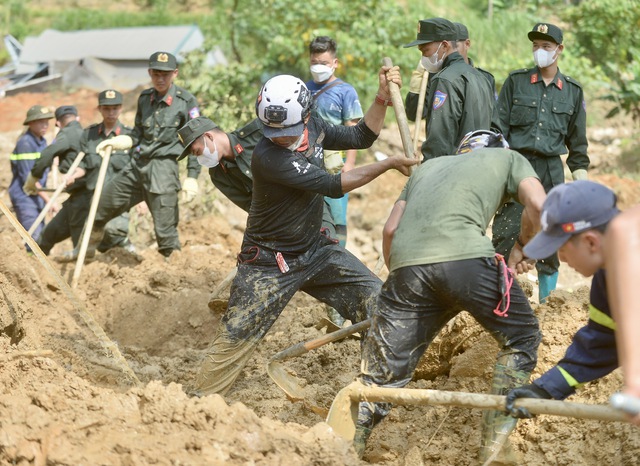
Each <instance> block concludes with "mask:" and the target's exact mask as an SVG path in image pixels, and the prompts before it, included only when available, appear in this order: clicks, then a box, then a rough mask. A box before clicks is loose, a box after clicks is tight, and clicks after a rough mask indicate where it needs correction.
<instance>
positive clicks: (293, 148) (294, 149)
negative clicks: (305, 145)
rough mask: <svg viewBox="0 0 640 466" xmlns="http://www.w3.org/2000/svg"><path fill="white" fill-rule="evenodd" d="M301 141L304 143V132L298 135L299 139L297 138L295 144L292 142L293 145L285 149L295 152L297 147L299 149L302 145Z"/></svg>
mask: <svg viewBox="0 0 640 466" xmlns="http://www.w3.org/2000/svg"><path fill="white" fill-rule="evenodd" d="M302 141H304V131H303V132H302V134H301V135H300V137H299V138H298V140H297V141H296V142H294V143H293V144H291V145H289V146H287V149H289V150H290V151H293V152H295V151H296V150H297V149H298V147H300V146H301V145H302Z"/></svg>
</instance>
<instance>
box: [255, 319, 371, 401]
mask: <svg viewBox="0 0 640 466" xmlns="http://www.w3.org/2000/svg"><path fill="white" fill-rule="evenodd" d="M370 326H371V319H366V320H363V321H362V322H358V323H357V324H354V325H351V326H350V327H346V328H343V329H340V330H336V331H335V332H332V333H327V334H326V335H323V336H321V337H320V338H315V339H313V340H309V341H306V342H301V343H298V344H296V345H294V346H291V347H290V348H287V349H285V350H283V351H280V352H279V353H277V354H275V355H274V356H272V357H271V359H269V362H268V363H267V374H269V377H271V379H272V380H273V381H274V382H275V383H276V385H278V387H280V388H281V389H282V390H283V391H284V392H285V393H286V394H287V397H288V398H289V399H290V400H292V401H303V400H304V399H305V394H304V390H303V389H302V387H301V386H300V384H298V382H297V380H296V378H295V377H294V376H293V375H291V374H289V373H288V372H287V370H286V369H285V367H284V366H283V365H282V364H281V362H282V361H284V360H286V359H289V358H293V357H296V356H301V355H303V354H305V353H308V352H309V351H311V350H314V349H316V348H320V347H321V346H323V345H326V344H327V343H332V342H334V341H338V340H342V339H343V338H346V337H348V336H349V335H353V334H354V333H358V332H362V331H364V330H366V329H368V328H369V327H370ZM314 408H317V407H313V406H312V407H311V409H312V410H314V411H316V409H314ZM317 409H320V410H321V409H322V408H317ZM325 411H326V410H325ZM316 412H317V411H316Z"/></svg>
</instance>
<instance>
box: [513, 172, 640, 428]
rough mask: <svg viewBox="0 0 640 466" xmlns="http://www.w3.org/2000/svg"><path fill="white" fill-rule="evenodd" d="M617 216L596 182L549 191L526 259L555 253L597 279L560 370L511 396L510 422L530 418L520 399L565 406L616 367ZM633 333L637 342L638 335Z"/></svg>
mask: <svg viewBox="0 0 640 466" xmlns="http://www.w3.org/2000/svg"><path fill="white" fill-rule="evenodd" d="M619 212H620V211H619V210H618V208H617V207H616V195H615V194H614V192H613V191H611V190H610V189H609V188H607V187H605V186H603V185H600V184H598V183H594V182H592V181H586V180H580V181H574V182H573V183H568V184H561V185H559V186H556V187H555V188H553V189H552V190H551V191H549V196H548V197H547V200H546V201H545V203H544V206H543V208H542V218H541V223H542V231H541V232H540V233H538V234H537V235H536V236H535V238H533V240H531V242H530V243H528V244H527V245H526V246H525V248H524V253H525V254H526V255H527V256H529V257H531V258H536V259H537V258H540V259H542V258H545V257H548V256H550V255H551V254H553V253H555V252H556V251H557V253H558V257H559V258H560V260H561V261H563V262H566V263H567V264H569V266H570V267H572V268H573V269H575V270H576V271H577V272H579V273H581V274H582V275H584V276H585V277H590V276H593V280H592V282H591V294H590V298H589V300H590V303H589V322H588V323H587V325H585V326H584V327H583V328H581V329H580V330H578V332H577V333H576V334H575V335H574V337H573V341H572V342H571V346H569V348H567V352H566V353H565V355H564V357H563V358H562V360H560V362H558V364H557V365H556V366H554V367H553V368H551V369H549V370H548V371H547V372H545V373H544V374H542V376H540V377H539V378H538V379H536V380H535V381H533V383H531V384H529V385H524V386H522V387H518V388H514V389H513V390H511V391H510V392H509V394H508V395H507V410H508V411H509V412H510V413H511V415H512V416H514V417H518V418H529V417H531V414H530V413H529V412H528V410H527V409H525V408H515V407H514V402H515V401H516V400H517V399H518V398H543V399H556V400H563V399H565V398H567V397H568V396H570V395H572V394H573V393H574V392H575V390H576V389H577V388H579V387H580V386H582V385H583V384H585V383H587V382H590V381H592V380H595V379H598V378H600V377H604V376H605V375H607V374H609V373H610V372H612V371H613V370H614V369H616V368H617V367H618V365H619V364H618V356H617V353H616V322H615V321H614V320H613V317H612V314H611V309H610V306H609V299H608V297H607V280H608V279H609V278H610V277H609V275H608V273H609V269H610V268H612V269H613V266H614V263H615V261H616V259H615V258H614V257H611V256H610V255H609V254H608V251H609V252H610V250H612V249H613V248H615V246H616V242H614V241H612V239H611V238H610V235H609V232H608V226H609V223H610V222H612V220H613V219H614V217H616V216H617V215H618V214H619ZM614 232H615V231H614ZM632 252H633V251H624V254H629V253H632ZM633 333H634V335H635V337H637V329H636V330H634V331H633Z"/></svg>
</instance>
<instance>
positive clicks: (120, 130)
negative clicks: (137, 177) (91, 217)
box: [80, 121, 132, 252]
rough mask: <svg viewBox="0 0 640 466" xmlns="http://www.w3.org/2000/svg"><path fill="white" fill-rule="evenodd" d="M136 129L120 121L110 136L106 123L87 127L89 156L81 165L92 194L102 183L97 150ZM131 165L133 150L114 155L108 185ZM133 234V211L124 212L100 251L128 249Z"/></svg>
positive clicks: (85, 140)
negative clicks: (114, 248)
mask: <svg viewBox="0 0 640 466" xmlns="http://www.w3.org/2000/svg"><path fill="white" fill-rule="evenodd" d="M131 132H132V128H131V127H129V126H125V125H123V124H122V123H120V122H119V121H118V122H117V123H116V125H115V127H114V128H113V129H112V130H111V132H110V133H109V134H107V133H106V129H105V126H104V123H96V124H93V125H91V126H89V127H88V128H86V129H85V130H84V131H83V133H82V138H81V139H80V148H81V149H82V151H83V152H84V153H85V157H84V159H83V160H82V162H81V163H80V167H81V168H84V169H85V170H87V175H86V178H87V181H86V184H87V189H89V190H91V191H92V192H93V191H94V190H95V188H96V183H97V181H98V173H99V171H100V164H101V163H102V157H101V156H100V155H99V154H98V152H97V150H96V147H97V146H98V144H100V143H101V142H102V141H104V140H107V139H111V138H112V137H114V136H120V135H130V134H131ZM130 162H131V154H130V151H129V150H115V151H113V152H112V153H111V157H110V159H109V166H108V167H107V175H106V178H105V185H106V184H107V183H108V182H109V180H110V179H111V178H113V177H114V176H115V174H116V173H119V172H120V171H122V169H124V167H126V166H127V165H129V163H130ZM128 234H129V212H123V213H122V214H121V215H119V216H117V217H115V218H113V219H111V220H110V221H109V222H108V223H107V224H106V225H105V235H104V237H103V239H102V243H101V244H100V246H98V250H99V251H101V252H105V251H107V250H108V249H111V248H113V247H116V246H120V247H126V246H128V245H129V244H130V242H129V239H128V238H127V236H128Z"/></svg>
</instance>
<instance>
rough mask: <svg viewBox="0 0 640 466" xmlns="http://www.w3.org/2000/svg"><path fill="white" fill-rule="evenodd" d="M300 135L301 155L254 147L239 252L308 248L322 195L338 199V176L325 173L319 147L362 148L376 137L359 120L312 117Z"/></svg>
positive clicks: (316, 231)
mask: <svg viewBox="0 0 640 466" xmlns="http://www.w3.org/2000/svg"><path fill="white" fill-rule="evenodd" d="M306 131H308V147H306V149H303V150H302V151H297V152H292V151H290V150H289V149H287V148H284V147H280V146H278V145H276V144H274V143H273V142H271V140H270V139H267V138H262V139H261V140H260V142H259V143H258V145H257V146H256V148H255V149H254V151H253V157H252V161H251V172H252V173H253V200H252V203H251V209H250V210H249V218H248V220H247V228H246V230H245V234H244V241H243V249H244V248H246V247H249V246H259V247H261V248H262V249H266V250H271V251H276V252H282V253H285V254H288V255H299V254H302V253H304V252H306V251H307V250H309V249H310V248H311V247H312V246H313V245H314V244H315V242H316V241H317V240H318V238H319V236H320V228H321V225H322V209H323V197H324V196H329V197H334V198H338V197H341V196H342V195H343V193H342V184H341V176H342V175H341V174H340V173H337V174H335V175H332V174H329V173H327V172H326V171H325V169H324V151H323V149H328V150H346V149H352V148H353V149H364V148H367V147H370V146H371V144H373V142H374V141H375V140H376V138H377V136H376V134H375V133H373V132H372V131H371V130H370V129H369V128H368V127H367V126H366V125H365V124H364V122H363V121H361V122H360V123H359V124H358V125H356V126H334V125H332V124H330V123H327V122H325V121H323V120H322V119H320V118H316V117H312V118H311V119H310V120H309V123H308V124H307V129H306ZM302 147H303V148H304V147H305V145H304V143H303V146H302Z"/></svg>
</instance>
